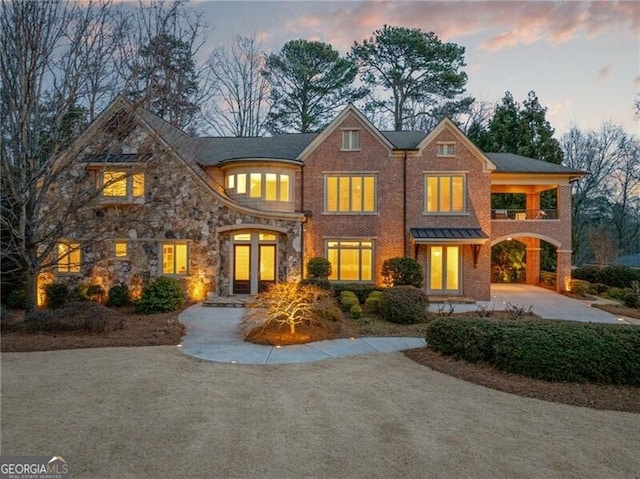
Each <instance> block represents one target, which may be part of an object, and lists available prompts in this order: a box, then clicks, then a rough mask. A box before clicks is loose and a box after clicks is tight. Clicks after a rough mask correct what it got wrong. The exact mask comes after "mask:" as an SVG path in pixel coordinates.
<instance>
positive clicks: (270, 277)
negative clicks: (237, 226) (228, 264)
mask: <svg viewBox="0 0 640 479" xmlns="http://www.w3.org/2000/svg"><path fill="white" fill-rule="evenodd" d="M276 240H277V235H276V234H274V233H238V234H234V235H233V286H232V288H233V289H232V293H233V294H256V293H259V292H262V291H265V290H266V289H267V288H268V287H269V286H270V285H271V284H274V283H275V282H276V262H277V261H276V258H277V255H276V251H277V249H276Z"/></svg>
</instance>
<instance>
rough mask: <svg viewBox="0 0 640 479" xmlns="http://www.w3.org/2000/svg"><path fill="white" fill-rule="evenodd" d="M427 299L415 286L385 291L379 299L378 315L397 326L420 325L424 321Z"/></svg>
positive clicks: (398, 287) (396, 287) (427, 304)
mask: <svg viewBox="0 0 640 479" xmlns="http://www.w3.org/2000/svg"><path fill="white" fill-rule="evenodd" d="M427 306H429V299H428V298H427V294H426V293H425V292H424V291H422V290H421V289H419V288H416V287H415V286H394V287H393V288H388V289H385V290H384V291H383V292H382V298H381V299H380V304H379V308H380V313H381V314H382V317H383V318H384V319H385V320H386V321H390V322H392V323H398V324H414V323H420V322H422V321H424V320H425V319H426V316H427Z"/></svg>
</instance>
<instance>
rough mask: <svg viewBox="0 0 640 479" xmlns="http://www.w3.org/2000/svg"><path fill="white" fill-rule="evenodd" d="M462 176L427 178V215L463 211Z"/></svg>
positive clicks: (463, 190)
mask: <svg viewBox="0 0 640 479" xmlns="http://www.w3.org/2000/svg"><path fill="white" fill-rule="evenodd" d="M464 180H465V178H464V175H451V176H449V175H438V176H427V177H426V181H425V189H426V195H425V196H426V198H425V200H426V201H425V209H426V212H427V213H463V212H464V211H465V186H464Z"/></svg>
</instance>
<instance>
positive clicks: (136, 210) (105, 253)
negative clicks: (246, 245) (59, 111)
mask: <svg viewBox="0 0 640 479" xmlns="http://www.w3.org/2000/svg"><path fill="white" fill-rule="evenodd" d="M140 130H141V129H138V130H136V131H135V132H134V135H135V137H136V138H138V139H139V141H144V137H145V133H144V132H143V131H140ZM140 139H142V140H140ZM151 149H152V150H151V151H152V158H151V159H150V160H148V161H147V163H145V165H144V166H143V165H140V169H141V171H143V172H144V174H145V198H144V204H141V205H117V206H105V207H97V208H93V207H92V208H91V209H89V210H87V211H85V212H84V214H85V215H88V216H92V215H93V216H94V217H96V221H98V222H99V223H100V224H101V225H102V226H103V229H104V232H103V233H102V238H101V239H97V238H96V237H95V236H96V235H95V223H92V222H88V221H85V222H81V223H76V225H75V226H72V227H71V228H70V231H69V234H67V238H72V239H73V238H75V239H77V240H79V241H80V243H81V244H82V263H83V265H82V272H81V273H80V274H75V275H58V276H59V277H60V278H63V279H66V280H67V281H69V282H71V283H78V282H83V283H93V284H101V285H102V286H103V287H104V288H105V289H108V288H109V287H110V286H112V285H115V284H118V283H124V284H127V285H129V286H130V288H131V289H132V290H133V292H134V294H136V292H138V291H139V290H140V288H141V286H142V285H143V284H144V283H146V282H147V281H149V279H151V278H153V277H155V276H159V275H161V274H162V265H161V264H160V261H161V260H160V258H161V252H162V246H161V245H162V243H163V242H168V241H176V242H186V243H187V244H188V248H189V271H188V274H187V275H176V278H178V279H180V281H181V282H182V283H183V285H184V287H185V289H186V290H187V292H188V294H189V295H190V296H191V297H192V298H193V299H195V300H199V299H203V298H204V297H205V296H206V294H207V293H208V292H215V293H218V294H228V292H229V281H230V278H229V274H228V273H229V269H230V268H229V262H230V261H231V257H230V256H229V251H230V248H227V247H226V242H227V241H228V239H229V234H228V233H226V234H219V233H218V228H220V227H227V228H228V227H233V228H236V229H237V230H238V231H240V230H242V228H243V226H244V225H247V226H248V227H251V228H254V229H255V227H256V225H264V227H265V229H267V230H268V229H271V228H276V229H277V230H278V231H286V233H285V234H281V235H280V238H281V239H280V242H279V255H278V256H279V259H280V264H279V265H278V275H279V278H278V279H279V280H280V281H283V280H285V279H296V278H299V277H300V270H301V264H300V235H301V228H300V222H299V221H296V220H293V219H281V218H277V217H276V218H273V217H272V218H269V217H260V216H257V215H251V214H247V213H245V212H242V211H238V210H235V209H233V208H230V207H229V206H228V205H225V204H224V203H223V202H221V201H219V200H218V197H217V196H216V195H215V194H214V193H213V192H212V191H211V190H210V188H209V187H208V186H207V185H206V175H205V174H204V173H203V179H201V178H200V177H199V176H198V175H197V174H194V172H193V171H191V169H190V168H188V167H187V166H186V165H185V163H183V162H182V161H180V160H177V159H176V158H175V157H174V156H173V155H172V154H171V152H169V151H165V150H163V149H162V148H160V147H159V145H158V144H157V143H155V142H153V141H152V142H151ZM137 166H138V165H136V167H137ZM88 181H90V180H88ZM115 240H121V241H123V240H126V241H127V243H128V255H127V257H126V258H115V250H114V241H115Z"/></svg>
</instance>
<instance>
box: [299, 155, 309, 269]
mask: <svg viewBox="0 0 640 479" xmlns="http://www.w3.org/2000/svg"><path fill="white" fill-rule="evenodd" d="M300 211H302V214H304V220H302V223H300V279H301V280H302V279H304V224H305V223H306V222H307V220H308V219H309V218H308V217H307V213H306V212H305V211H304V163H303V164H302V166H301V167H300Z"/></svg>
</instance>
